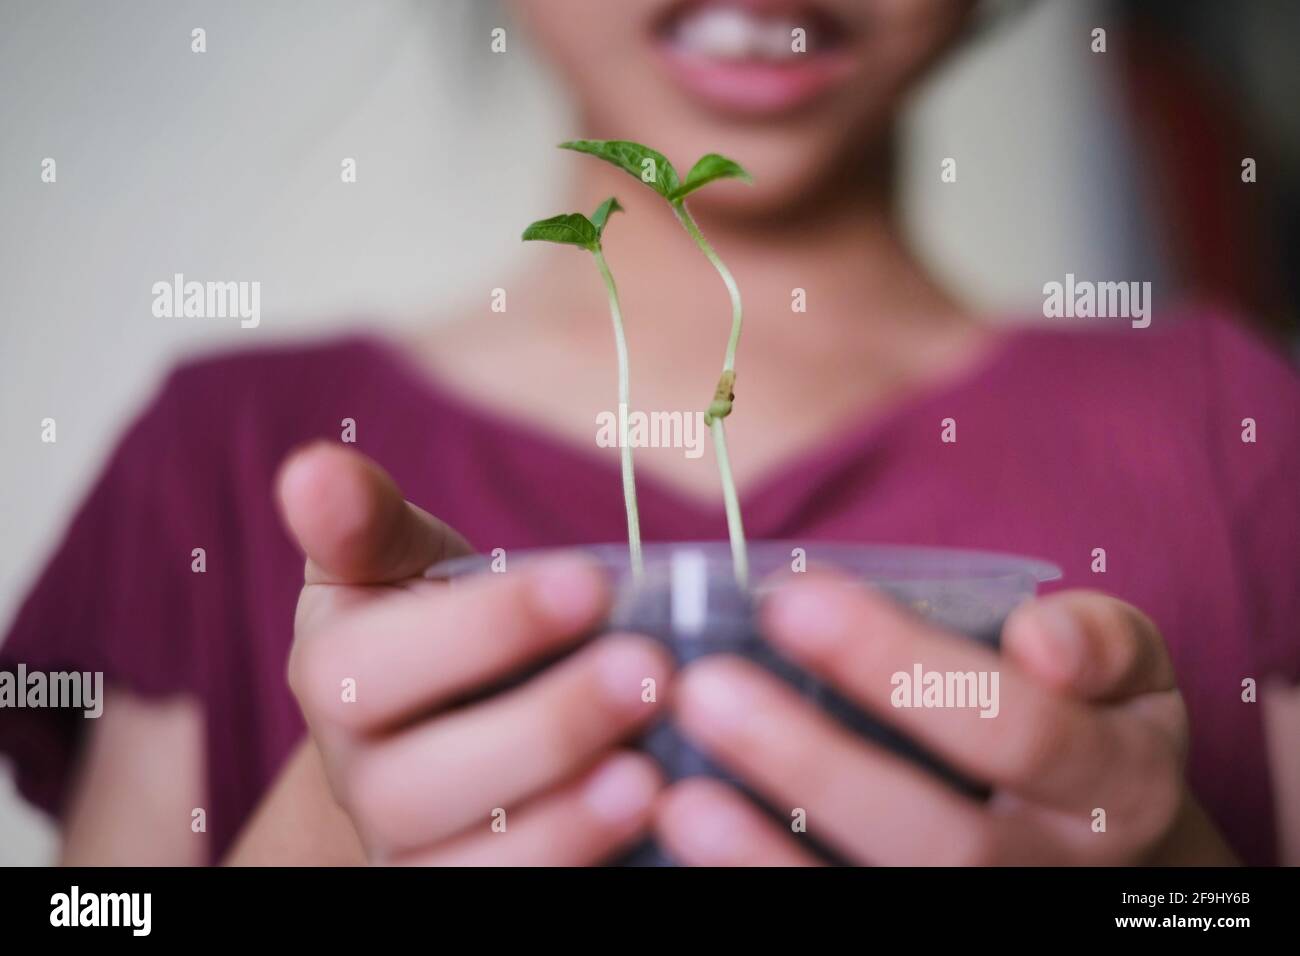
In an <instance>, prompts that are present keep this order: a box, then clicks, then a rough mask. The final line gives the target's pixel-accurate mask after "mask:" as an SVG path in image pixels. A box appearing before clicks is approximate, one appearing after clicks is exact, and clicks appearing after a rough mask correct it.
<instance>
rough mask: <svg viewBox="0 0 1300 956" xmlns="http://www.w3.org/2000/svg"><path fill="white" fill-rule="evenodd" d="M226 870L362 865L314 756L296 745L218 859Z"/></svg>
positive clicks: (306, 746) (309, 747) (311, 747)
mask: <svg viewBox="0 0 1300 956" xmlns="http://www.w3.org/2000/svg"><path fill="white" fill-rule="evenodd" d="M224 863H225V865H227V866H364V865H365V864H366V855H365V851H364V849H363V848H362V846H361V840H360V838H359V837H358V836H357V831H356V830H355V829H354V828H353V826H352V821H351V820H350V819H349V818H348V815H347V814H346V813H344V812H343V809H342V808H341V807H340V806H339V805H338V804H337V803H336V802H335V800H334V796H333V794H331V792H330V788H329V783H328V782H327V781H326V779H325V767H324V765H323V764H322V763H321V758H320V752H319V751H318V750H317V749H316V745H315V744H314V743H312V741H311V738H307V739H305V740H304V741H303V742H302V743H300V744H299V745H298V747H297V749H296V750H294V752H293V754H292V756H290V757H289V760H288V761H287V762H286V763H285V765H284V769H283V770H281V771H280V776H279V778H278V779H277V780H276V782H275V784H274V785H273V786H272V787H271V789H270V791H269V792H268V793H267V795H266V796H265V797H264V798H263V800H262V803H261V805H260V806H259V807H258V808H257V810H256V811H254V813H253V816H252V818H251V819H250V820H249V822H248V824H247V825H246V826H245V827H244V832H243V833H242V834H240V836H239V839H238V840H236V841H235V845H234V847H233V848H232V849H231V851H230V853H229V854H228V855H227V856H226V859H225V860H224Z"/></svg>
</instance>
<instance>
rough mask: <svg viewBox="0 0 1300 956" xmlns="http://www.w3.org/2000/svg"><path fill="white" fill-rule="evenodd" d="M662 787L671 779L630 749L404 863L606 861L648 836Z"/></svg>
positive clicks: (559, 863) (564, 863)
mask: <svg viewBox="0 0 1300 956" xmlns="http://www.w3.org/2000/svg"><path fill="white" fill-rule="evenodd" d="M662 787H663V775H662V774H661V773H660V771H659V768H658V767H657V766H656V764H655V762H654V761H653V760H651V759H650V758H649V757H647V756H645V755H644V754H638V753H631V752H628V751H622V752H619V753H615V754H611V755H610V756H608V757H606V758H605V759H603V760H602V761H601V762H600V763H599V764H597V765H596V767H595V768H594V769H593V770H591V771H588V772H587V773H585V774H583V775H582V776H581V777H580V778H579V779H578V780H577V781H574V782H571V783H567V784H564V785H563V786H560V787H558V788H556V789H555V790H552V791H550V792H549V793H546V794H543V795H542V796H540V797H537V798H536V799H535V800H533V801H532V802H531V803H527V804H524V806H523V807H522V808H521V809H519V810H518V811H517V812H515V813H510V812H508V811H507V812H506V813H505V814H504V815H501V814H497V815H492V816H489V815H487V814H485V815H484V816H483V818H482V819H481V820H479V821H477V822H476V823H474V824H472V825H471V827H470V829H469V830H467V831H465V832H464V833H461V834H459V835H457V836H455V837H452V838H451V839H450V840H447V841H445V842H444V843H442V844H439V845H438V846H437V847H436V848H434V849H433V850H429V851H423V852H417V853H414V854H411V855H409V856H406V857H403V858H402V859H400V860H399V861H397V862H400V863H401V864H402V865H413V866H589V865H591V864H595V863H601V862H603V861H605V860H607V859H609V858H610V857H612V856H614V855H615V854H616V853H617V852H618V851H619V850H622V849H624V848H626V847H628V846H630V845H631V844H632V843H633V842H635V841H636V840H637V839H638V838H639V837H640V836H641V834H642V833H644V832H645V831H646V829H647V828H648V827H649V825H650V820H651V811H652V809H653V807H654V802H655V797H656V795H657V794H658V793H659V791H660V790H661V788H662ZM493 809H496V808H493ZM501 809H502V810H504V809H505V808H501ZM494 824H495V825H496V826H495V827H494Z"/></svg>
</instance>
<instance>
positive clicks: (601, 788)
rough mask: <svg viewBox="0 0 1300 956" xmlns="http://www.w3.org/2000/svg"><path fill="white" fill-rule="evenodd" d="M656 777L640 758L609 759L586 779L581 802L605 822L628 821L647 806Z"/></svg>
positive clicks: (646, 808)
mask: <svg viewBox="0 0 1300 956" xmlns="http://www.w3.org/2000/svg"><path fill="white" fill-rule="evenodd" d="M655 790H656V780H655V776H654V771H652V770H651V769H650V768H649V767H648V766H647V765H646V764H645V763H644V762H643V761H641V760H638V759H637V758H636V757H632V756H630V755H626V754H620V755H618V756H615V757H612V758H610V759H609V760H608V761H606V762H605V764H604V765H603V766H602V767H600V768H599V769H598V770H597V771H596V772H595V773H594V774H593V775H592V777H591V779H590V780H588V781H587V786H586V788H585V789H584V790H583V794H582V801H583V803H585V804H586V805H587V808H588V809H589V810H591V812H592V813H593V814H595V815H596V816H597V817H599V818H600V819H601V820H604V821H605V822H606V823H612V824H623V823H628V822H630V821H632V820H634V819H636V818H637V817H639V816H640V815H641V814H643V813H645V812H646V810H648V809H649V807H650V804H651V802H652V801H653V800H654V795H655Z"/></svg>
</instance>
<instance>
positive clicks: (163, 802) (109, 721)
mask: <svg viewBox="0 0 1300 956" xmlns="http://www.w3.org/2000/svg"><path fill="white" fill-rule="evenodd" d="M90 723H91V724H92V725H93V726H92V727H90V728H89V732H88V733H87V735H86V743H85V749H84V751H83V753H82V756H81V763H80V766H79V768H78V771H77V774H76V777H75V780H74V782H73V785H72V791H71V795H70V797H69V804H68V809H67V812H66V814H65V818H64V833H63V846H62V848H61V852H60V855H59V862H60V863H62V864H64V865H66V866H200V865H202V864H204V863H206V862H207V859H208V836H207V833H206V832H197V833H196V832H195V831H194V829H193V828H192V821H193V820H194V810H195V809H197V808H202V807H205V806H206V803H205V800H206V797H205V793H204V784H203V764H204V759H203V753H204V745H203V718H202V714H201V712H200V710H199V707H198V705H197V703H196V702H195V701H193V700H192V699H190V698H185V697H177V698H173V699H170V700H162V701H158V700H146V699H144V698H141V697H137V696H135V695H133V694H130V693H127V692H125V691H121V690H116V691H115V690H112V689H109V690H108V691H107V692H106V694H105V702H104V712H103V716H101V717H98V718H96V719H94V720H92V721H90Z"/></svg>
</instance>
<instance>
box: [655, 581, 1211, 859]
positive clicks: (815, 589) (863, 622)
mask: <svg viewBox="0 0 1300 956" xmlns="http://www.w3.org/2000/svg"><path fill="white" fill-rule="evenodd" d="M762 622H763V627H764V631H765V633H766V634H767V636H768V638H769V639H770V640H771V641H773V642H774V643H775V645H776V646H777V647H778V648H780V649H781V650H782V651H783V652H784V653H786V654H787V655H789V656H790V657H791V658H792V659H794V660H796V661H798V662H799V663H800V664H802V665H803V666H804V667H806V668H807V669H809V670H810V671H813V672H815V673H817V674H819V675H821V676H822V677H823V678H825V679H826V680H827V681H828V682H830V683H832V684H834V685H835V686H836V687H838V688H839V689H840V691H841V692H842V693H843V694H844V695H845V696H846V697H848V698H849V699H851V700H853V701H855V702H856V703H857V704H859V705H860V706H861V707H862V708H863V709H864V710H866V711H868V712H870V713H871V714H873V715H875V716H876V717H878V718H879V719H880V720H882V721H887V722H888V723H890V724H892V725H893V726H894V727H896V728H898V729H899V730H901V731H902V732H904V733H906V734H907V735H908V736H909V737H911V738H912V739H914V740H915V741H916V742H917V743H919V744H921V745H922V746H924V747H926V748H927V749H929V750H930V751H932V752H933V753H934V754H935V755H936V756H938V757H939V758H940V759H942V760H944V761H945V762H947V763H948V764H949V765H950V766H952V767H953V768H954V769H955V770H957V771H959V772H960V773H962V774H963V775H965V776H967V777H968V778H970V779H972V780H977V781H982V782H984V783H986V784H988V785H989V786H990V787H991V788H992V789H993V791H994V793H993V797H992V798H991V799H990V800H989V802H988V803H980V802H979V801H977V800H973V799H970V798H967V797H965V796H963V795H961V794H959V793H958V792H956V791H955V790H953V789H951V788H950V787H948V786H946V785H945V784H943V783H942V782H941V781H939V780H937V779H936V778H935V777H933V776H932V775H930V774H929V773H927V772H926V771H924V770H922V769H921V768H920V767H918V766H916V765H914V764H912V763H909V762H908V761H906V760H904V759H902V758H900V757H896V756H894V755H892V754H890V753H887V752H886V751H884V750H882V749H880V748H878V747H876V746H873V745H872V744H870V743H867V742H865V741H864V740H862V739H861V738H860V737H857V736H855V735H854V734H852V733H850V732H849V731H847V730H845V729H844V728H842V727H841V726H840V725H839V724H837V723H836V722H834V721H833V720H832V719H831V718H829V717H828V716H826V715H825V714H824V713H822V712H821V711H820V710H818V709H817V707H816V706H814V705H812V704H810V703H808V702H806V701H804V700H802V699H801V698H800V697H799V696H798V695H797V694H796V693H795V692H794V691H792V690H791V689H789V688H788V687H787V686H786V685H784V684H782V683H780V682H779V681H777V680H776V679H774V678H772V677H771V676H770V675H768V674H767V673H766V672H765V671H762V670H761V669H759V668H757V667H755V666H754V665H752V664H749V663H748V662H746V661H743V660H740V659H738V658H734V657H721V656H720V657H714V658H710V659H706V660H703V661H700V662H697V663H695V664H693V665H692V666H691V667H689V668H686V669H685V670H683V672H682V673H681V674H680V675H679V676H678V678H677V683H676V685H675V688H674V705H673V706H674V708H675V711H676V715H677V720H678V722H679V724H680V726H681V728H682V730H683V731H684V732H685V733H686V734H687V735H689V736H690V737H692V738H693V739H694V740H695V741H696V742H697V743H698V744H699V745H700V746H702V747H704V748H705V749H707V750H709V751H710V752H711V753H713V754H714V755H715V756H716V757H717V758H718V759H719V760H720V761H721V762H723V763H724V764H726V765H727V766H728V767H730V768H731V769H732V770H733V771H734V772H736V773H737V774H738V775H740V776H742V777H743V778H744V779H745V780H746V781H747V782H748V783H749V784H750V785H751V786H752V787H753V789H754V790H755V791H756V792H757V793H759V794H761V795H762V796H763V797H764V798H765V799H766V800H767V801H768V802H769V803H771V804H772V805H773V806H774V807H776V808H779V809H781V810H782V811H783V813H784V814H785V815H786V819H790V818H791V817H790V816H789V815H790V814H791V813H792V812H793V810H794V809H795V808H802V809H804V810H805V811H806V826H807V832H808V834H809V835H812V836H814V837H816V838H817V839H818V840H820V841H822V842H823V843H824V844H825V845H827V846H828V847H832V848H834V849H835V850H836V851H838V852H839V853H840V854H842V855H843V856H844V857H845V858H846V859H849V860H852V861H855V862H859V863H871V864H886V865H888V864H939V865H990V864H1144V863H1157V864H1166V863H1200V864H1216V863H1232V862H1235V861H1234V858H1233V855H1232V853H1231V851H1230V850H1229V849H1228V848H1227V846H1226V844H1225V843H1224V842H1223V840H1222V838H1221V837H1220V836H1219V835H1218V833H1217V832H1216V831H1215V830H1214V828H1213V826H1212V825H1211V824H1210V823H1209V822H1208V820H1207V818H1206V817H1205V816H1204V814H1203V813H1202V812H1201V811H1200V809H1199V808H1198V807H1197V805H1196V803H1195V801H1194V800H1193V798H1192V796H1191V794H1190V793H1189V792H1188V789H1187V786H1186V784H1185V783H1184V780H1183V761H1184V756H1185V753H1186V749H1187V717H1186V712H1185V710H1184V707H1183V702H1182V699H1181V697H1180V695H1179V693H1178V690H1177V688H1176V687H1175V685H1174V673H1173V668H1172V666H1171V664H1170V660H1169V656H1168V654H1167V652H1166V649H1165V646H1164V642H1163V641H1162V640H1161V637H1160V635H1159V634H1158V633H1157V631H1156V629H1155V627H1154V626H1153V625H1152V623H1151V621H1149V620H1148V619H1147V618H1146V617H1145V616H1143V615H1142V614H1141V613H1140V612H1138V611H1137V610H1136V609H1134V608H1132V607H1130V606H1128V605H1126V604H1123V603H1121V602H1119V601H1116V600H1113V599H1111V598H1108V597H1105V596H1103V595H1100V594H1096V593H1092V592H1085V591H1074V592H1064V593H1059V594H1055V595H1052V596H1050V597H1046V598H1042V599H1039V600H1036V601H1033V602H1030V603H1028V604H1026V605H1025V606H1023V607H1021V608H1019V609H1018V610H1017V611H1016V612H1015V613H1014V614H1013V615H1012V616H1011V617H1010V618H1009V620H1008V622H1007V624H1006V626H1005V628H1004V631H1003V652H1002V654H1001V655H1000V656H999V655H998V654H995V653H994V652H993V651H991V650H989V649H987V648H985V647H982V646H979V645H977V644H974V643H972V642H971V641H968V640H964V639H962V638H959V637H954V636H952V635H949V634H946V633H944V632H942V631H940V630H938V629H937V628H935V627H933V626H932V625H929V624H927V623H926V622H925V621H923V620H921V619H920V618H918V617H916V616H914V615H912V614H911V613H909V612H907V611H905V610H902V609H900V608H899V607H897V606H896V605H894V604H893V603H891V602H889V601H888V600H886V599H885V598H884V597H882V596H879V595H875V594H871V593H868V592H867V591H866V590H865V589H863V588H860V587H855V586H852V585H850V584H848V583H847V582H844V581H841V580H839V579H837V578H832V577H823V576H819V577H817V578H811V577H810V579H809V580H806V581H802V582H800V583H796V584H789V585H787V586H785V587H782V588H780V589H778V590H777V591H776V592H775V593H774V594H773V595H772V596H771V597H770V598H769V599H768V600H767V601H766V602H765V604H764V606H763V612H762ZM918 663H919V664H920V665H921V666H922V667H923V669H924V671H926V672H930V671H939V672H941V673H943V672H967V671H975V672H977V673H978V672H980V671H996V672H998V673H999V675H1000V686H999V690H1000V695H999V696H1000V701H999V703H1000V709H999V711H998V713H997V715H996V717H993V718H983V717H980V716H979V709H978V708H963V709H921V708H896V707H894V706H891V703H890V697H891V693H893V691H894V685H893V684H892V683H891V677H892V675H894V674H895V673H897V672H900V671H901V672H904V673H906V674H908V675H909V676H910V675H912V673H913V668H914V665H916V664H918ZM1099 811H1104V823H1105V829H1104V831H1101V830H1099V829H1098V828H1095V822H1096V821H1100V820H1102V816H1101V814H1100V813H1099ZM656 829H657V832H658V834H659V837H660V839H661V840H662V841H663V842H664V844H665V845H666V846H667V847H668V848H669V849H670V851H671V852H672V853H673V855H674V856H675V857H676V858H677V859H679V860H681V861H682V862H684V863H693V864H706V865H708V864H712V865H719V864H723V865H725V864H749V863H776V864H801V863H812V862H815V858H814V857H813V855H812V854H811V853H810V851H809V849H808V848H807V846H806V845H805V844H803V843H802V842H801V839H800V836H799V835H798V834H796V833H793V832H792V828H791V827H790V826H789V825H785V826H783V825H782V824H781V823H779V822H773V821H772V820H771V819H770V818H768V817H767V816H765V815H763V814H761V813H759V812H758V811H757V810H756V809H754V807H753V806H752V805H751V804H750V803H748V801H746V800H745V799H744V798H742V797H741V796H740V794H739V793H738V792H737V791H735V790H734V789H732V788H729V787H726V786H724V785H722V784H720V783H717V782H716V781H706V780H702V779H696V780H687V781H683V782H681V783H679V784H677V785H675V786H673V787H672V788H670V789H669V790H668V791H667V793H666V794H665V795H664V797H663V798H661V801H660V805H659V808H658V811H657V813H656Z"/></svg>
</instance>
